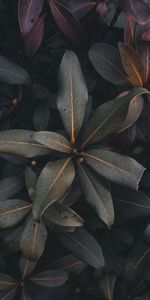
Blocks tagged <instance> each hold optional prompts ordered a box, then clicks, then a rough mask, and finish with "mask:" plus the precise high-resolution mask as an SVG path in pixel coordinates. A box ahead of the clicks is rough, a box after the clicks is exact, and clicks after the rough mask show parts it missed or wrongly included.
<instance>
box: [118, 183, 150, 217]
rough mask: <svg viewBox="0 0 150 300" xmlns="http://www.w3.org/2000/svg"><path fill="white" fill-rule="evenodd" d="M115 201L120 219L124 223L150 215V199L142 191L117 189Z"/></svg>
mask: <svg viewBox="0 0 150 300" xmlns="http://www.w3.org/2000/svg"><path fill="white" fill-rule="evenodd" d="M113 199H114V205H115V210H116V212H117V215H118V218H119V219H121V220H123V221H127V220H128V219H131V218H137V217H144V216H149V215H150V198H149V197H148V196H147V195H145V194H144V193H142V192H141V191H138V192H135V191H132V190H128V189H127V188H118V187H117V189H115V191H113Z"/></svg>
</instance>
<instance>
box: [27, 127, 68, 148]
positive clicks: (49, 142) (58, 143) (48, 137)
mask: <svg viewBox="0 0 150 300" xmlns="http://www.w3.org/2000/svg"><path fill="white" fill-rule="evenodd" d="M32 137H33V139H34V140H35V141H37V142H38V143H40V144H42V145H44V146H46V147H48V148H50V149H51V150H56V151H60V152H65V153H70V152H71V151H72V148H71V144H70V143H69V142H68V140H67V139H66V138H65V137H64V136H63V135H61V134H59V133H55V132H50V131H40V132H36V133H34V134H33V135H32Z"/></svg>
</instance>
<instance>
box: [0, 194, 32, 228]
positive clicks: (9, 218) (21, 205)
mask: <svg viewBox="0 0 150 300" xmlns="http://www.w3.org/2000/svg"><path fill="white" fill-rule="evenodd" d="M31 207H32V205H31V203H28V202H26V201H24V200H20V199H11V200H5V201H1V202H0V228H8V227H12V226H15V225H17V224H18V223H19V222H21V221H22V220H23V219H24V217H25V216H26V215H27V214H28V212H29V211H30V209H31Z"/></svg>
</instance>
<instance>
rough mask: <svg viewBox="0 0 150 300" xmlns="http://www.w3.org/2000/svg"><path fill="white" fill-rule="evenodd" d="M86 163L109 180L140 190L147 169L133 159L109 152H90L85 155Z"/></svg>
mask: <svg viewBox="0 0 150 300" xmlns="http://www.w3.org/2000/svg"><path fill="white" fill-rule="evenodd" d="M83 156H84V159H85V161H86V163H87V164H88V165H89V166H90V167H91V168H92V169H94V170H95V171H96V172H97V173H98V174H100V175H101V176H103V177H105V178H107V179H108V180H110V181H112V182H114V183H117V184H120V185H123V186H128V187H130V188H132V189H134V190H137V189H138V184H139V181H140V179H141V177H142V175H143V172H144V171H145V168H144V167H143V166H142V165H140V164H139V163H138V162H137V161H135V160H134V159H133V158H130V157H128V156H125V155H120V154H118V153H115V152H112V151H108V150H89V151H87V152H86V153H84V154H83Z"/></svg>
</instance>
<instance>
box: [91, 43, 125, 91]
mask: <svg viewBox="0 0 150 300" xmlns="http://www.w3.org/2000/svg"><path fill="white" fill-rule="evenodd" d="M88 54H89V59H90V61H91V63H92V64H93V66H94V68H95V69H96V71H97V72H98V73H99V74H100V75H101V76H102V77H103V78H105V79H106V80H108V81H110V82H112V83H114V84H117V85H131V82H130V80H129V79H128V77H127V76H126V74H125V72H124V69H123V66H122V63H121V59H120V54H119V51H118V49H116V48H115V47H112V46H111V45H109V44H105V43H96V44H94V45H93V46H92V47H91V48H90V50H89V52H88Z"/></svg>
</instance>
